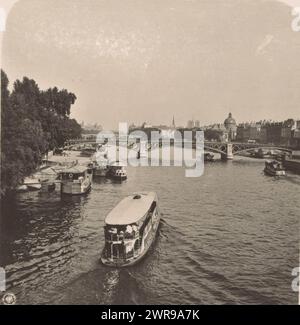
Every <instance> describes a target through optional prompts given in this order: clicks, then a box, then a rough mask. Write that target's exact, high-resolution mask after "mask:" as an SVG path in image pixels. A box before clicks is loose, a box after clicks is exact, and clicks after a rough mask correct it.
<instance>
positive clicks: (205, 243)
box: [0, 158, 300, 304]
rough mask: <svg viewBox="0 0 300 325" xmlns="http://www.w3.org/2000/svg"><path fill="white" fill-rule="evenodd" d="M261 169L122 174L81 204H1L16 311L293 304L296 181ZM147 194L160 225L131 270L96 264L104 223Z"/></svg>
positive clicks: (5, 263) (241, 162) (49, 196)
mask: <svg viewBox="0 0 300 325" xmlns="http://www.w3.org/2000/svg"><path fill="white" fill-rule="evenodd" d="M263 167H264V165H263V161H259V160H251V159H246V158H235V160H234V161H229V162H221V161H219V162H214V163H210V164H206V166H205V172H204V175H203V176H202V177H199V178H186V177H185V176H184V169H183V168H181V167H168V168H167V167H139V168H134V167H131V168H130V167H128V169H127V171H128V180H127V181H125V182H123V183H122V184H119V183H113V182H111V181H108V180H106V181H104V180H102V181H101V180H99V181H95V182H94V183H93V188H92V191H91V192H90V193H89V194H88V195H87V196H83V197H67V198H61V197H60V194H59V191H56V192H54V193H46V194H45V193H39V192H30V193H22V194H18V195H17V196H16V197H15V198H11V199H9V200H8V199H7V200H6V201H5V202H2V206H1V212H2V213H1V219H0V220H1V223H0V265H1V266H2V267H5V270H6V272H7V291H10V292H13V293H15V294H16V297H17V303H19V304H44V303H47V304H66V303H71V304H194V303H197V304H242V303H249V304H252V303H260V304H269V303H272V304H273V303H274V304H287V303H288V304H297V294H296V293H295V292H293V291H292V289H291V282H292V280H293V276H292V274H291V271H292V269H293V268H294V267H297V266H298V264H299V216H300V200H299V193H300V176H297V175H293V174H288V175H287V176H286V177H284V178H279V179H276V178H273V177H268V176H265V175H264V174H263ZM139 190H142V191H147V190H151V191H153V190H154V191H156V192H157V193H158V196H159V202H160V210H161V212H162V222H161V225H160V228H159V232H158V236H157V239H156V242H155V243H154V245H153V246H152V248H151V250H150V251H149V253H148V254H147V256H146V257H145V258H144V259H143V260H142V261H141V262H140V263H139V264H137V265H135V266H132V267H129V268H124V269H114V268H109V267H105V266H103V265H102V264H101V263H100V262H99V257H100V252H101V250H102V248H103V244H104V242H103V240H104V236H103V231H102V227H103V221H104V218H105V215H106V214H107V213H108V212H109V211H110V210H111V209H112V208H113V207H114V206H115V205H116V204H117V203H118V202H119V201H120V200H121V199H122V198H123V197H124V196H126V195H128V194H131V193H132V192H136V191H139Z"/></svg>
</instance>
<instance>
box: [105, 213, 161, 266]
mask: <svg viewBox="0 0 300 325" xmlns="http://www.w3.org/2000/svg"><path fill="white" fill-rule="evenodd" d="M159 224H160V218H158V219H157V221H156V222H155V223H154V225H153V227H152V229H151V231H150V233H149V236H150V238H149V239H148V241H147V244H146V245H145V246H144V249H143V251H142V252H141V253H140V254H139V255H137V256H135V257H134V258H132V259H130V260H126V261H124V260H118V261H117V260H113V261H112V260H110V259H107V258H105V256H104V250H103V251H102V254H101V258H100V260H101V262H102V263H103V264H104V265H106V266H111V267H127V266H131V265H134V264H136V263H138V262H140V261H141V260H142V259H143V258H144V257H145V256H146V254H147V253H148V252H149V249H150V247H151V246H152V245H153V243H154V242H155V238H156V234H157V230H158V228H159Z"/></svg>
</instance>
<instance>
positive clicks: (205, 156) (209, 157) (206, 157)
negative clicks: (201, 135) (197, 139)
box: [204, 152, 215, 162]
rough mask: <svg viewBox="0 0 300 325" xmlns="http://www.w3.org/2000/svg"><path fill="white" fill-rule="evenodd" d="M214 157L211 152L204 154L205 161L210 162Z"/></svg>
mask: <svg viewBox="0 0 300 325" xmlns="http://www.w3.org/2000/svg"><path fill="white" fill-rule="evenodd" d="M214 157H215V156H214V155H213V154H211V153H209V152H207V153H205V154H204V161H205V162H212V161H214V160H215V159H214Z"/></svg>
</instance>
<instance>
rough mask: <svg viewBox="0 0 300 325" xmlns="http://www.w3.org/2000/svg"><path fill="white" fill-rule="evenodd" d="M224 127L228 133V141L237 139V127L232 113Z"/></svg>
mask: <svg viewBox="0 0 300 325" xmlns="http://www.w3.org/2000/svg"><path fill="white" fill-rule="evenodd" d="M224 125H225V128H226V130H227V132H228V140H229V141H231V140H234V139H235V137H236V130H237V125H236V121H235V119H234V118H233V117H232V114H231V113H229V115H228V117H227V119H226V120H225V121H224Z"/></svg>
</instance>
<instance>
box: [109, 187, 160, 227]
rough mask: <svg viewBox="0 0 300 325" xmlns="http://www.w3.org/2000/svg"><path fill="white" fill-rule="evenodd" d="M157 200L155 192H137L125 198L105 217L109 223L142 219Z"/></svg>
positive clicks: (122, 223)
mask: <svg viewBox="0 0 300 325" xmlns="http://www.w3.org/2000/svg"><path fill="white" fill-rule="evenodd" d="M156 200H157V196H156V193H155V192H146V193H145V192H143V193H135V194H133V195H130V196H127V197H126V198H124V199H123V200H122V201H121V202H120V203H119V204H118V205H117V206H116V207H115V208H114V209H113V210H112V211H111V212H110V213H109V214H108V215H107V217H106V218H105V223H106V224H107V225H129V224H132V223H136V222H138V221H139V220H141V219H142V218H143V217H144V216H145V214H146V213H147V212H148V210H149V209H150V207H151V205H152V203H153V201H156Z"/></svg>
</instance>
